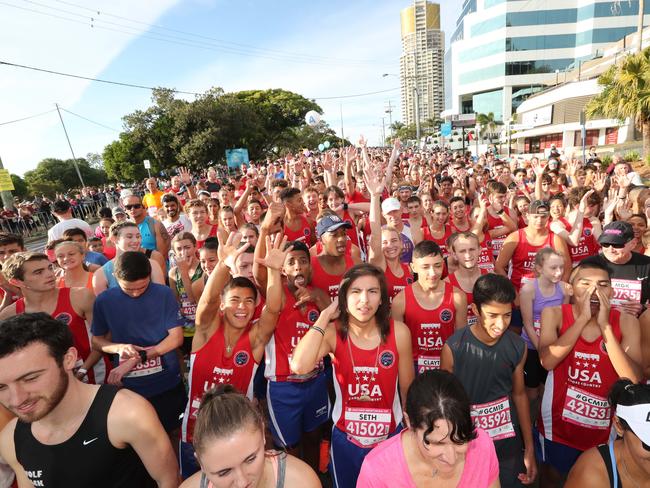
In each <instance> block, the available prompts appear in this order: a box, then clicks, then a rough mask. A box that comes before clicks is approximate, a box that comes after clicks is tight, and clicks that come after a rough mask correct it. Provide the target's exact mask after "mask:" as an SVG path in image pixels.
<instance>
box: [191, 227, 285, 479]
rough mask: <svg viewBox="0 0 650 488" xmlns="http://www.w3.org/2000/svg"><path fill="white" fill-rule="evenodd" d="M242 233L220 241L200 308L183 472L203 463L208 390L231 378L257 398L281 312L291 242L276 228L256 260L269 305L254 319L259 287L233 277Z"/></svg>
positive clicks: (194, 343)
mask: <svg viewBox="0 0 650 488" xmlns="http://www.w3.org/2000/svg"><path fill="white" fill-rule="evenodd" d="M240 237H241V236H240V235H239V234H238V233H234V234H231V235H230V236H229V237H228V240H227V241H225V242H224V241H223V240H222V241H221V242H220V246H219V250H218V253H219V258H220V261H219V264H217V266H216V268H215V269H214V271H213V272H212V273H211V274H210V278H208V282H207V283H206V285H205V290H204V292H203V294H202V295H201V299H200V301H199V305H198V307H197V310H196V331H195V333H194V338H193V340H192V353H191V356H190V375H189V398H188V402H187V407H186V408H185V415H184V417H183V424H182V426H181V436H182V437H181V444H180V449H179V459H180V466H181V473H182V476H183V478H187V477H189V476H191V475H192V474H194V473H195V472H196V471H198V470H199V469H200V467H199V465H198V463H197V462H196V458H195V456H194V449H193V448H192V444H191V442H192V432H193V430H194V423H195V421H196V413H197V411H198V408H199V405H200V404H201V398H203V395H204V394H205V392H206V391H207V390H209V389H210V388H213V387H215V386H219V385H223V384H231V385H233V386H235V388H237V389H238V390H239V391H240V392H242V393H243V394H245V395H247V396H248V397H249V398H250V399H251V400H252V399H253V379H254V377H255V372H256V371H257V367H258V365H259V363H260V361H261V360H262V357H263V356H264V348H265V346H266V344H267V342H268V341H269V339H270V338H271V336H272V335H273V331H274V329H275V326H276V324H277V321H278V316H279V313H280V310H281V308H280V302H281V298H282V280H281V278H280V267H281V266H282V263H284V260H285V256H286V254H287V253H288V252H289V251H290V249H291V248H290V247H289V248H287V250H285V251H283V250H282V248H283V247H284V244H286V242H287V241H286V238H284V239H282V238H281V237H282V236H281V234H276V242H274V243H273V244H270V245H269V246H268V248H267V249H268V250H265V253H264V254H265V257H264V258H263V259H261V258H260V259H259V261H258V264H260V265H262V266H264V267H265V268H266V269H267V284H266V285H267V287H266V305H265V306H264V309H263V311H262V314H261V316H260V318H259V320H258V321H256V322H253V318H254V315H255V308H256V306H255V303H256V299H257V293H258V292H257V288H256V287H255V285H254V284H253V282H252V281H250V280H249V279H248V278H244V277H237V278H232V279H231V277H230V276H231V273H232V274H234V273H235V267H236V264H235V263H236V260H237V257H238V255H239V254H240V253H241V252H242V251H241V247H239V248H238V247H237V246H238V244H239V243H238V242H237V240H238V239H239V238H240ZM266 239H267V240H269V238H268V237H267V238H266Z"/></svg>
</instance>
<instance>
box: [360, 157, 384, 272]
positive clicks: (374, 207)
mask: <svg viewBox="0 0 650 488" xmlns="http://www.w3.org/2000/svg"><path fill="white" fill-rule="evenodd" d="M363 177H364V180H365V183H366V188H368V191H369V192H370V216H369V219H370V239H369V244H370V249H369V251H370V252H369V259H368V261H369V262H370V264H374V265H375V266H378V267H379V268H380V269H383V270H385V269H386V259H385V258H384V253H383V252H382V251H381V202H380V197H381V193H382V192H383V191H384V185H385V182H386V179H385V178H384V179H382V180H381V181H380V180H379V178H378V177H377V174H376V173H375V170H374V169H373V168H371V167H368V168H367V169H366V171H365V172H364V175H363Z"/></svg>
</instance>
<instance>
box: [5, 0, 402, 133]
mask: <svg viewBox="0 0 650 488" xmlns="http://www.w3.org/2000/svg"><path fill="white" fill-rule="evenodd" d="M0 3H1V2H0ZM1 65H5V66H11V67H14V68H23V69H28V70H32V71H39V72H42V73H48V74H51V75H58V76H67V77H69V78H79V79H81V80H88V81H97V82H99V83H107V84H109V85H119V86H126V87H129V88H141V89H144V90H154V89H155V88H154V87H151V86H144V85H136V84H133V83H126V82H122V81H112V80H102V79H99V78H91V77H89V76H81V75H73V74H71V73H63V72H61V71H54V70H50V69H45V68H37V67H35V66H27V65H24V64H18V63H10V62H8V61H2V60H0V66H1ZM170 90H172V91H173V92H175V93H183V94H185V95H195V96H201V95H202V94H201V93H197V92H190V91H182V90H175V89H173V88H170ZM395 90H399V87H395V88H390V89H388V90H379V91H375V92H367V93H357V94H354V95H338V96H330V97H305V98H308V99H310V100H337V99H340V98H355V97H365V96H368V95H376V94H378V93H386V92H391V91H395ZM113 130H114V129H113Z"/></svg>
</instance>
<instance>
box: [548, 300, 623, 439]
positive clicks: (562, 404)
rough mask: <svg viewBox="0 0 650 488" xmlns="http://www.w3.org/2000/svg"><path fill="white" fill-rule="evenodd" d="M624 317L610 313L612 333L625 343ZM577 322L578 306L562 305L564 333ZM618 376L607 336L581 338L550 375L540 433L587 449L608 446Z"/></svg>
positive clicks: (561, 332)
mask: <svg viewBox="0 0 650 488" xmlns="http://www.w3.org/2000/svg"><path fill="white" fill-rule="evenodd" d="M620 317H621V313H620V312H619V311H618V310H614V309H612V310H611V312H610V314H609V320H610V322H609V323H610V324H611V325H612V331H613V332H614V336H615V337H616V340H617V341H619V342H620V341H621V338H622V336H623V335H622V333H621V326H620ZM574 322H575V317H574V315H573V306H572V305H571V304H568V303H567V304H564V305H562V327H561V329H560V333H559V335H560V336H561V335H563V334H565V333H566V331H567V330H568V329H569V327H571V326H572V325H573V324H574ZM616 380H618V374H617V373H616V370H615V369H614V366H613V365H612V361H611V360H610V359H609V356H608V355H607V351H606V347H605V341H604V339H603V337H602V336H598V338H597V339H596V340H595V341H593V342H587V341H586V340H584V339H583V338H582V336H580V337H579V338H578V340H577V341H576V343H575V345H574V346H573V350H572V351H571V352H570V353H569V354H568V355H567V356H566V357H565V358H564V359H563V360H562V362H561V363H560V364H558V365H557V366H556V367H555V369H553V370H551V371H549V372H548V377H547V378H546V388H545V390H544V396H543V398H542V403H541V406H540V416H539V420H538V428H539V432H540V433H541V434H542V435H543V436H544V437H545V438H546V439H548V440H550V441H553V442H559V443H561V444H564V445H567V446H570V447H573V448H574V449H579V450H581V451H585V450H587V449H589V448H591V447H595V446H597V445H599V444H605V443H607V440H608V438H609V433H610V426H611V422H612V411H611V407H610V405H609V402H608V401H607V395H608V394H609V390H610V388H611V387H612V385H613V384H614V383H615V382H616Z"/></svg>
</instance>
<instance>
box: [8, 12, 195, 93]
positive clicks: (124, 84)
mask: <svg viewBox="0 0 650 488" xmlns="http://www.w3.org/2000/svg"><path fill="white" fill-rule="evenodd" d="M0 3H1V2H0ZM0 65H5V66H12V67H14V68H23V69H29V70H32V71H40V72H42V73H49V74H51V75H58V76H67V77H69V78H78V79H81V80H88V81H96V82H98V83H107V84H109V85H119V86H128V87H129V88H142V89H144V90H154V89H155V88H154V87H151V86H144V85H135V84H133V83H124V82H121V81H111V80H102V79H99V78H91V77H89V76H81V75H73V74H70V73H62V72H60V71H54V70H49V69H45V68H36V67H35V66H27V65H24V64H17V63H9V62H7V61H1V60H0ZM172 90H173V89H172ZM173 91H174V92H175V93H183V94H185V95H196V96H199V95H201V94H200V93H196V92H188V91H182V90H173Z"/></svg>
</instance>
